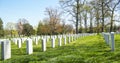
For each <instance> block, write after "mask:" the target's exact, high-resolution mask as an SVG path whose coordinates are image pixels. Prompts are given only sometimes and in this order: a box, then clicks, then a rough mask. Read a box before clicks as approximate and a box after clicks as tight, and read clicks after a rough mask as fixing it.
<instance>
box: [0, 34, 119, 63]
mask: <svg viewBox="0 0 120 63" xmlns="http://www.w3.org/2000/svg"><path fill="white" fill-rule="evenodd" d="M56 41H58V40H56ZM40 43H41V41H39V44H38V45H37V46H36V45H35V44H33V45H34V53H33V54H31V55H27V54H26V47H25V46H26V45H25V43H24V44H22V48H20V49H18V48H17V45H15V44H14V43H12V58H11V59H8V60H5V61H1V60H0V63H120V35H115V51H114V52H112V51H111V49H110V47H109V46H108V45H106V43H105V42H104V39H103V37H102V36H100V35H99V36H98V35H97V36H89V37H85V38H79V39H78V40H76V41H74V42H71V43H70V44H68V43H67V45H64V43H63V44H62V46H61V47H58V43H57V42H56V47H55V48H51V42H47V51H46V52H42V50H41V44H40Z"/></svg>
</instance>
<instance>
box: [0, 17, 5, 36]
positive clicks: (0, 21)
mask: <svg viewBox="0 0 120 63" xmlns="http://www.w3.org/2000/svg"><path fill="white" fill-rule="evenodd" d="M3 36H4V29H3V21H2V19H1V18H0V37H3Z"/></svg>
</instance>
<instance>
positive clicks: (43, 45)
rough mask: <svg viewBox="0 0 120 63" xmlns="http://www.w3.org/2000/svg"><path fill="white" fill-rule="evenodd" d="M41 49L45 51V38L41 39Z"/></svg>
mask: <svg viewBox="0 0 120 63" xmlns="http://www.w3.org/2000/svg"><path fill="white" fill-rule="evenodd" d="M42 51H46V39H45V38H43V39H42Z"/></svg>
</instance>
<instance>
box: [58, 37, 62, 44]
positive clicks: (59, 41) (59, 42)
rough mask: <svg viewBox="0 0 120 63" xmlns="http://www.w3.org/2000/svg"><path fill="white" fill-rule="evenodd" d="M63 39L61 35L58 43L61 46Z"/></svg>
mask: <svg viewBox="0 0 120 63" xmlns="http://www.w3.org/2000/svg"><path fill="white" fill-rule="evenodd" d="M61 39H62V38H61V37H59V40H58V45H59V46H61V45H62V44H61Z"/></svg>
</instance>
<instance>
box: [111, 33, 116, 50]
mask: <svg viewBox="0 0 120 63" xmlns="http://www.w3.org/2000/svg"><path fill="white" fill-rule="evenodd" d="M111 42H112V43H111V50H112V51H114V50H115V43H114V42H115V41H114V32H111Z"/></svg>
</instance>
